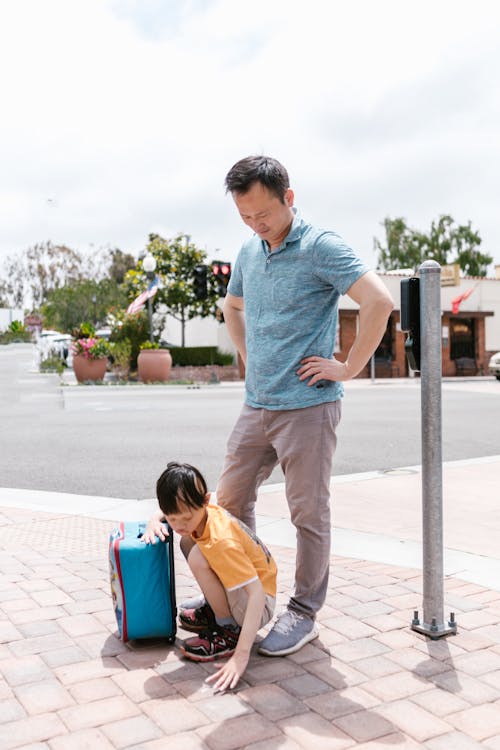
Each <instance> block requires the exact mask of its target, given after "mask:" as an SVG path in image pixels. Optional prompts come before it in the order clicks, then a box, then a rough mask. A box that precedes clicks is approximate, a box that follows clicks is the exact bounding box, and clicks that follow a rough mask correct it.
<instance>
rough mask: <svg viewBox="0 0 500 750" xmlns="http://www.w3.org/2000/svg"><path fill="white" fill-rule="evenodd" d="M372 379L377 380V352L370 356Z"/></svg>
mask: <svg viewBox="0 0 500 750" xmlns="http://www.w3.org/2000/svg"><path fill="white" fill-rule="evenodd" d="M370 379H371V382H372V383H374V382H375V353H373V354H372V356H371V357H370Z"/></svg>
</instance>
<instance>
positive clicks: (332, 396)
mask: <svg viewBox="0 0 500 750" xmlns="http://www.w3.org/2000/svg"><path fill="white" fill-rule="evenodd" d="M367 271H368V268H367V267H366V266H365V265H364V264H363V263H362V262H361V260H360V259H359V258H358V257H357V256H356V255H355V253H354V252H353V250H352V249H351V248H350V247H348V246H347V245H346V244H345V243H344V241H343V240H342V239H341V237H339V236H338V235H337V234H335V232H330V231H325V230H323V229H318V228H316V227H313V226H312V225H311V224H308V223H306V222H305V221H303V220H302V219H301V218H300V216H299V215H298V214H297V213H295V217H294V220H293V222H292V225H291V227H290V232H289V233H288V235H287V237H286V238H285V239H284V241H283V242H282V244H281V245H280V247H279V248H277V249H276V250H273V252H272V253H271V252H269V248H268V245H267V242H265V241H264V240H261V239H260V237H259V236H258V235H256V234H255V235H254V236H253V237H251V238H250V239H249V240H248V241H247V242H245V243H244V245H243V246H242V248H241V250H240V252H239V255H238V257H237V259H236V263H235V264H234V268H233V272H232V274H231V279H230V281H229V285H228V292H229V293H230V294H233V295H234V296H236V297H243V298H244V302H245V322H246V347H247V363H246V378H245V387H246V403H247V404H248V405H249V406H253V407H255V408H264V409H271V410H278V409H303V408H305V407H307V406H315V405H317V404H322V403H325V402H328V401H336V400H337V399H339V398H341V397H342V395H343V386H342V383H336V382H332V381H327V380H323V381H321V382H320V383H318V384H316V385H315V386H311V387H308V386H307V380H302V381H301V380H299V376H298V375H297V370H298V369H299V367H300V361H301V359H303V358H304V357H308V356H312V355H317V356H320V357H327V358H331V357H332V355H333V351H334V346H335V332H336V327H337V309H338V302H339V297H340V295H341V294H345V293H346V292H347V291H348V290H349V288H350V287H351V286H352V285H353V284H354V282H355V281H357V280H358V279H359V278H360V277H361V276H363V274H365V273H366V272H367Z"/></svg>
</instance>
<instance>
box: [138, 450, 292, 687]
mask: <svg viewBox="0 0 500 750" xmlns="http://www.w3.org/2000/svg"><path fill="white" fill-rule="evenodd" d="M156 496H157V498H158V503H159V505H160V511H158V512H157V513H156V514H155V515H154V516H153V517H152V518H151V520H150V521H149V523H148V526H147V528H146V531H145V533H144V535H143V537H142V538H143V540H144V541H145V542H146V543H151V544H154V543H155V541H156V537H159V539H161V540H163V539H165V528H164V526H162V521H165V520H166V521H168V523H169V524H170V526H171V527H172V529H173V530H174V531H176V532H177V533H178V534H180V535H181V536H182V537H183V540H182V541H183V542H184V540H186V542H187V541H188V540H189V539H190V540H192V542H193V543H194V544H193V545H192V547H191V549H189V551H188V553H187V561H188V564H189V567H190V568H191V571H192V573H193V575H194V577H195V578H196V580H197V582H198V584H199V586H200V588H201V590H202V592H203V594H204V596H205V600H206V603H205V604H203V605H202V606H200V607H198V608H197V609H185V610H182V611H181V612H180V615H179V620H180V623H181V625H182V627H183V628H184V629H185V630H190V631H192V632H197V633H199V635H198V636H196V637H193V638H188V639H187V640H185V641H184V642H183V644H182V645H181V652H182V654H183V655H184V656H185V657H186V658H187V659H192V660H193V661H212V660H213V659H218V658H220V657H224V656H229V657H231V658H230V659H229V661H228V662H227V663H226V664H225V665H224V666H223V667H221V668H220V669H219V670H218V671H217V672H215V673H214V674H213V675H211V676H210V677H208V678H207V680H206V681H207V682H215V685H214V687H215V690H216V691H219V690H220V691H223V690H226V689H230V688H234V687H235V686H236V684H237V682H238V680H239V678H240V677H241V675H242V674H243V672H244V671H245V669H246V666H247V664H248V659H249V656H250V649H251V648H252V644H253V642H254V640H255V636H256V634H257V631H258V630H259V629H260V628H262V627H263V626H264V625H266V623H268V622H269V621H270V619H271V618H272V616H273V612H274V606H275V601H276V573H277V570H276V564H275V562H274V560H273V558H272V557H271V554H270V553H269V551H268V549H267V548H266V547H265V546H264V545H263V544H262V542H261V541H260V539H258V538H257V537H256V536H255V534H254V533H253V532H252V531H250V529H248V528H247V527H246V526H245V525H244V524H243V523H241V521H238V520H237V519H236V518H234V517H233V516H231V515H230V514H229V513H228V512H227V511H225V510H224V509H223V508H221V507H219V506H218V505H213V504H209V500H210V493H209V492H207V485H206V482H205V479H204V478H203V476H202V475H201V474H200V472H199V471H198V469H196V468H195V467H194V466H191V465H190V464H181V463H176V462H171V463H169V464H168V465H167V468H166V470H165V471H164V472H163V474H162V475H161V476H160V478H159V479H158V482H157V484H156ZM186 538H187V539H186ZM182 546H183V551H186V550H187V549H188V548H189V544H186V543H185V542H184V543H183V545H182Z"/></svg>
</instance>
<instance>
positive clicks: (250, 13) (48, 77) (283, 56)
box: [0, 0, 500, 273]
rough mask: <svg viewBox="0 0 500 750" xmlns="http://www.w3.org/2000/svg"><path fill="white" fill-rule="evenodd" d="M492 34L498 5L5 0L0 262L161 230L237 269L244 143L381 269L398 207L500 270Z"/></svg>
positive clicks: (496, 74) (499, 32) (310, 214)
mask: <svg viewBox="0 0 500 750" xmlns="http://www.w3.org/2000/svg"><path fill="white" fill-rule="evenodd" d="M499 40H500V3H498V2H496V0H475V1H474V2H472V1H471V0H469V1H467V2H463V0H454V1H453V2H452V1H451V0H450V1H448V0H442V1H440V0H432V2H430V1H428V0H420V1H419V2H405V0H350V1H349V2H348V1H347V0H343V1H342V2H337V0H301V1H300V2H297V1H296V0H287V1H284V0H247V1H246V2H240V0H10V1H9V0H0V70H1V71H2V72H1V73H0V91H1V100H0V104H1V110H0V111H1V115H0V133H1V136H2V137H1V139H0V212H1V219H0V265H1V264H2V261H3V259H4V258H5V256H6V255H9V254H16V253H19V252H20V251H22V250H24V249H26V248H27V247H29V246H30V245H31V244H34V243H36V242H41V241H45V240H51V241H52V242H55V243H65V244H67V245H69V246H70V247H74V248H76V249H79V250H81V251H83V252H87V251H89V250H92V249H96V248H99V247H103V246H111V247H119V248H121V249H122V250H124V251H126V252H131V253H133V254H134V255H136V256H137V255H138V254H139V252H141V251H142V250H143V248H144V246H145V244H146V242H147V237H148V234H149V233H150V232H158V233H160V234H162V235H163V236H165V237H170V236H173V235H175V234H177V233H178V232H181V233H184V234H189V235H191V238H192V241H193V242H195V243H196V244H197V245H199V246H200V247H202V248H204V249H206V251H207V253H208V256H209V259H212V258H213V257H216V255H217V256H218V257H219V258H222V259H226V260H234V258H235V257H236V253H237V251H238V249H239V247H240V245H241V242H242V241H243V240H244V239H245V237H246V236H247V233H248V231H249V230H247V228H246V227H245V226H244V225H243V224H242V223H241V221H240V219H239V217H238V215H237V214H236V211H235V208H234V205H233V202H232V199H231V197H230V196H226V195H225V194H224V187H223V182H224V177H225V174H226V172H227V171H228V169H229V168H230V167H231V166H232V164H233V163H234V162H235V161H237V160H238V159H239V158H241V157H243V156H247V155H248V154H252V153H266V154H269V155H272V156H275V157H276V158H278V159H280V160H281V161H282V162H283V163H284V164H285V166H286V167H287V169H288V171H289V173H290V178H291V184H292V187H293V188H294V190H295V196H296V205H297V207H298V208H299V210H300V212H301V213H302V215H303V216H304V217H305V218H307V219H308V220H311V221H312V222H314V223H316V224H318V225H320V226H323V227H325V228H330V229H335V230H336V231H337V232H339V233H340V234H341V235H343V237H344V238H345V240H346V241H347V242H348V243H349V244H351V245H352V246H353V247H354V248H355V249H356V250H357V251H358V252H359V254H360V255H361V257H362V258H363V259H364V260H365V261H366V262H367V263H368V264H369V265H370V266H372V267H374V266H375V264H376V256H375V253H374V251H373V237H374V236H378V237H379V238H382V237H383V230H382V227H381V222H382V221H383V219H384V218H385V217H386V216H390V217H395V216H403V217H405V218H406V219H407V221H408V223H409V224H410V226H412V227H414V228H417V229H421V230H424V231H425V230H427V229H428V228H429V226H430V222H431V220H432V219H436V218H437V217H438V216H439V215H440V214H443V213H449V214H451V215H452V216H453V218H454V219H455V220H456V221H457V222H459V223H466V222H468V221H469V220H470V221H472V225H473V227H474V228H475V229H477V230H479V232H480V234H481V236H482V238H483V245H482V248H483V250H484V251H487V252H489V253H490V254H491V255H493V256H494V258H495V262H496V263H500V217H499V204H500V200H499V198H500V196H499V182H500V103H499V102H500V42H499ZM217 251H218V252H217ZM491 273H492V269H491Z"/></svg>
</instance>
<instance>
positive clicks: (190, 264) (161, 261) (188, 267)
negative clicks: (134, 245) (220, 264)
mask: <svg viewBox="0 0 500 750" xmlns="http://www.w3.org/2000/svg"><path fill="white" fill-rule="evenodd" d="M146 252H147V253H148V252H149V253H151V254H152V255H153V257H154V258H155V260H156V274H157V275H158V276H159V278H160V285H159V289H158V292H157V293H156V295H155V296H154V298H153V309H154V310H158V309H159V308H160V307H161V305H164V306H165V307H166V309H167V310H168V312H169V313H170V315H172V316H173V317H174V318H175V319H176V320H178V321H180V323H181V331H182V346H184V344H185V327H186V323H187V321H188V320H191V319H192V318H196V317H200V318H206V317H208V316H209V315H213V316H214V317H215V315H216V312H217V304H216V303H217V300H218V295H217V292H216V289H215V280H214V279H212V274H210V273H209V274H207V277H208V279H207V281H208V284H207V286H208V289H207V297H206V299H202V300H200V299H197V298H196V296H195V292H194V284H193V279H194V268H195V266H197V265H200V264H204V263H206V258H207V255H206V253H205V251H204V250H200V249H199V248H197V247H196V245H194V244H193V243H191V242H188V243H186V242H185V235H182V234H180V235H178V236H177V237H174V238H173V239H170V240H166V239H164V238H163V237H160V235H158V234H150V235H149V242H148V244H147V246H146ZM124 284H125V287H126V289H127V295H128V299H129V300H130V301H132V300H133V299H135V298H136V297H137V296H138V295H139V294H140V293H141V292H143V291H144V290H145V289H146V288H147V285H148V279H147V275H146V273H145V271H144V270H143V268H142V260H140V261H139V263H138V267H137V268H136V269H134V270H130V271H128V272H127V274H126V276H125V282H124Z"/></svg>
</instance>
